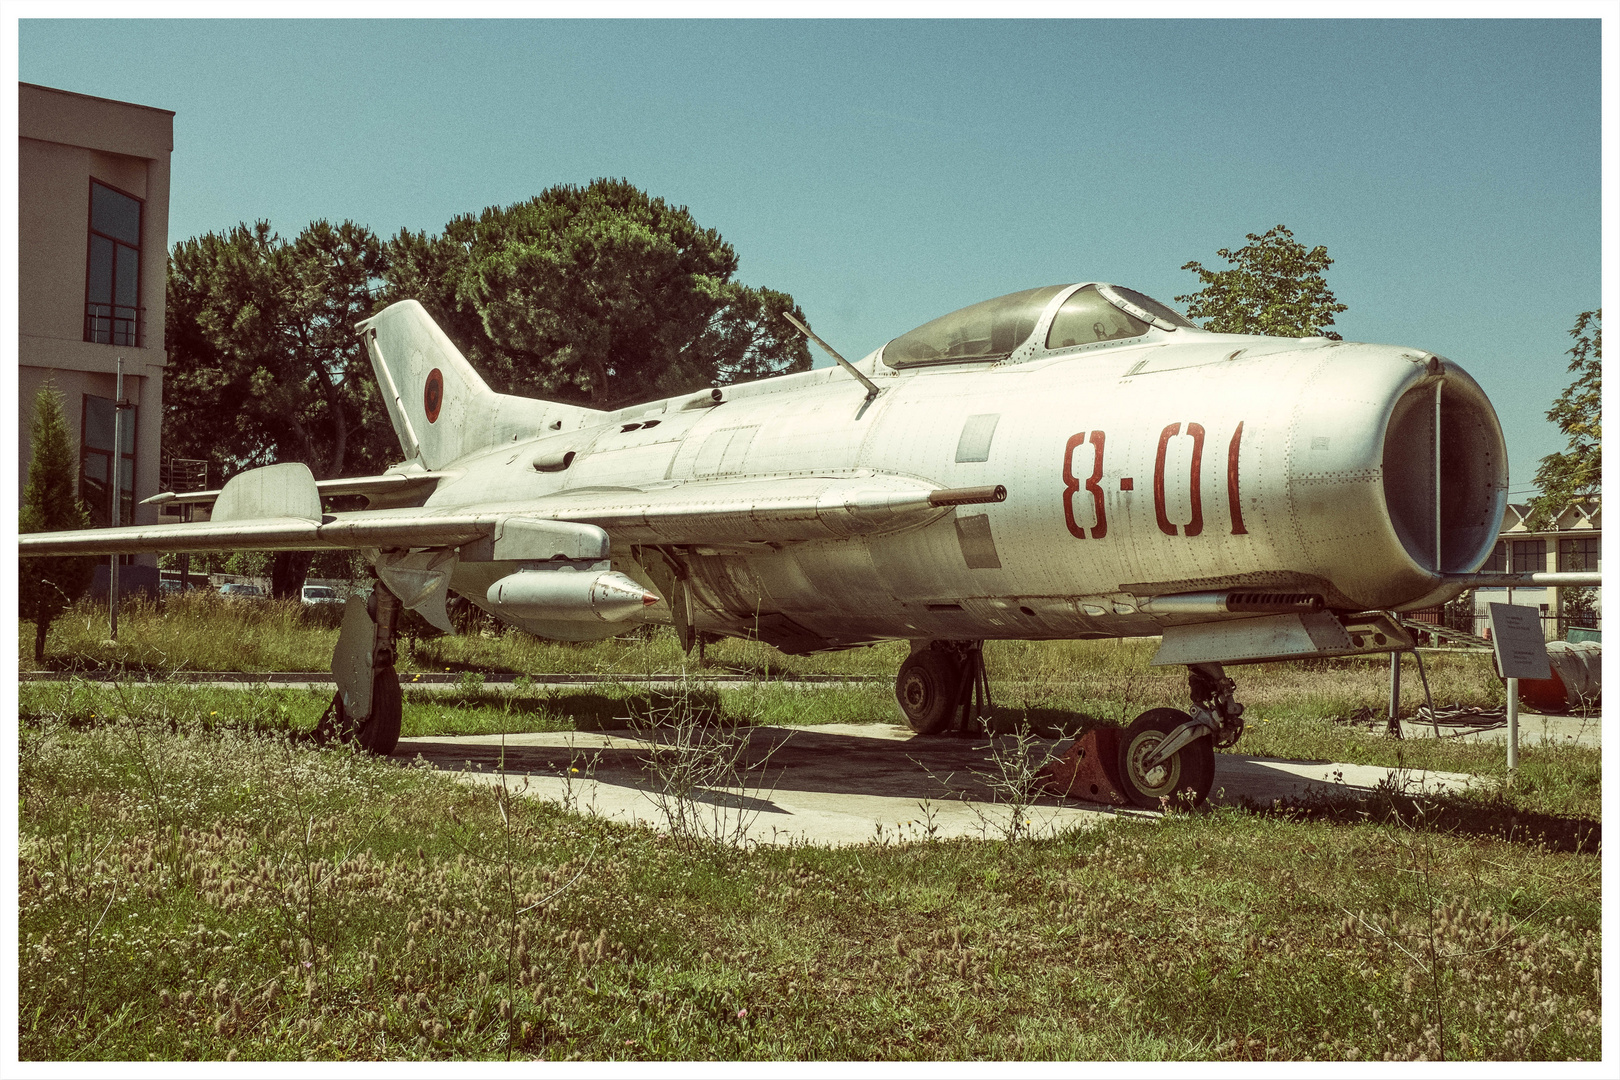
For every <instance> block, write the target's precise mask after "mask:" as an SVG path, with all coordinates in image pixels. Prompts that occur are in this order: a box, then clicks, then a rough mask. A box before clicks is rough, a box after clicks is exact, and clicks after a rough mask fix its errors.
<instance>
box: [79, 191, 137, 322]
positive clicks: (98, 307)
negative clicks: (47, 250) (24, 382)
mask: <svg viewBox="0 0 1620 1080" xmlns="http://www.w3.org/2000/svg"><path fill="white" fill-rule="evenodd" d="M140 298H141V201H140V200H139V199H136V198H132V197H130V196H128V195H125V194H124V193H123V192H122V191H116V190H114V189H113V188H110V187H108V186H107V185H106V184H102V183H99V182H97V181H95V180H92V181H90V256H89V268H88V270H87V272H86V274H85V288H84V340H86V341H94V342H97V343H99V344H102V345H131V346H139V345H140V343H141V308H140Z"/></svg>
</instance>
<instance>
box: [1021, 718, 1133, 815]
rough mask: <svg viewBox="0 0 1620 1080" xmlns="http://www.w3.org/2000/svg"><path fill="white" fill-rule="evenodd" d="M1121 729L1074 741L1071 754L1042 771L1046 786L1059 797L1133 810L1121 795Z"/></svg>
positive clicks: (1098, 731) (1101, 730) (1100, 731)
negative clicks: (1125, 807) (1128, 807)
mask: <svg viewBox="0 0 1620 1080" xmlns="http://www.w3.org/2000/svg"><path fill="white" fill-rule="evenodd" d="M1118 769H1119V729H1118V728H1097V729H1095V730H1093V731H1088V732H1086V733H1085V734H1084V735H1082V736H1080V738H1078V739H1076V740H1075V741H1074V745H1073V746H1071V747H1069V749H1068V752H1067V753H1065V754H1064V755H1063V756H1062V757H1060V758H1058V759H1057V760H1056V761H1054V762H1052V763H1051V764H1050V765H1048V766H1047V767H1046V768H1044V769H1042V770H1041V781H1042V785H1043V786H1044V787H1045V788H1046V789H1047V790H1048V791H1050V792H1052V793H1053V794H1056V795H1064V796H1067V797H1069V798H1071V799H1080V800H1081V801H1083V802H1094V803H1106V804H1109V805H1111V806H1129V805H1130V800H1129V799H1127V798H1126V797H1125V796H1124V794H1123V793H1122V792H1121V791H1120V788H1121V787H1122V786H1123V785H1122V784H1121V783H1120V782H1119V774H1118Z"/></svg>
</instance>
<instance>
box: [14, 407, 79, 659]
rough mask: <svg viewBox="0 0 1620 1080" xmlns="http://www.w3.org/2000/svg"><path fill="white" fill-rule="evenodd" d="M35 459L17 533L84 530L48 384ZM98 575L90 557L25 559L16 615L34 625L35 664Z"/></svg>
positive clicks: (63, 427) (73, 465)
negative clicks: (55, 627) (58, 623)
mask: <svg viewBox="0 0 1620 1080" xmlns="http://www.w3.org/2000/svg"><path fill="white" fill-rule="evenodd" d="M30 438H31V442H32V447H33V458H32V460H30V461H29V463H28V482H27V484H26V486H25V487H24V488H23V504H22V509H21V510H20V511H19V512H18V514H17V531H18V532H20V533H31V532H57V531H60V530H63V529H88V528H89V527H90V514H89V511H87V510H86V509H85V507H84V504H83V503H82V502H80V501H79V496H78V493H77V492H76V490H75V488H74V481H75V477H76V476H77V474H78V460H77V457H78V456H77V455H76V454H75V453H74V452H73V446H72V441H71V440H70V439H69V438H68V430H67V421H66V420H65V419H63V416H62V395H61V393H60V392H58V391H57V389H56V387H55V386H53V385H52V384H50V383H46V384H45V385H44V386H42V387H40V390H39V393H38V394H37V395H35V397H34V424H33V429H32V431H31V432H30ZM95 572H96V560H95V559H94V558H93V557H87V556H73V555H53V556H46V557H43V558H34V559H23V560H22V561H21V565H20V567H19V570H18V574H17V592H18V599H17V607H18V615H19V616H20V617H22V618H24V619H31V620H33V623H34V660H35V661H36V662H43V661H44V659H45V638H46V635H47V634H48V633H49V632H50V626H51V621H52V620H53V619H55V618H56V617H57V616H58V615H60V614H61V613H62V612H63V611H64V610H65V609H66V608H67V606H68V605H69V604H71V603H73V601H75V600H77V599H78V598H79V597H81V596H83V595H84V592H85V590H86V589H88V588H89V587H90V582H91V581H92V580H93V579H94V577H95Z"/></svg>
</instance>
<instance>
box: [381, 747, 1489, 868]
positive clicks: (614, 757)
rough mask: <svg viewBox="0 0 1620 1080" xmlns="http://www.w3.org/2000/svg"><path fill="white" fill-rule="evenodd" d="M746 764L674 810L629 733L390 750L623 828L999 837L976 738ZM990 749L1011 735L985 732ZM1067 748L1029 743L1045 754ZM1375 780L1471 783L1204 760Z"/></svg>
mask: <svg viewBox="0 0 1620 1080" xmlns="http://www.w3.org/2000/svg"><path fill="white" fill-rule="evenodd" d="M747 734H748V737H749V742H748V745H747V747H746V759H747V760H749V761H751V762H755V763H762V764H761V765H760V767H758V768H755V769H752V770H748V771H747V772H746V773H745V774H744V775H746V776H747V778H748V779H747V781H746V784H745V785H744V786H740V787H739V786H736V785H735V784H733V785H732V786H729V787H721V786H718V785H716V786H714V787H705V786H702V785H699V786H698V787H697V788H695V790H694V792H693V798H692V800H691V801H689V802H688V803H687V804H685V806H684V807H683V806H680V805H677V804H674V803H673V802H672V801H670V800H667V799H661V798H660V797H659V795H658V794H657V790H658V785H655V784H654V783H653V782H652V780H651V778H650V775H649V770H648V768H647V766H646V764H645V762H646V760H647V759H648V757H650V756H651V749H652V747H651V744H649V743H647V742H645V741H643V740H641V739H638V738H637V737H636V736H635V734H634V733H633V732H630V731H620V732H555V733H539V734H523V735H509V736H507V737H506V739H505V745H504V748H503V745H502V739H501V736H499V735H470V736H457V737H431V738H420V739H401V740H400V743H399V749H398V750H397V751H395V753H396V755H398V756H403V757H410V758H414V757H416V756H418V755H420V756H421V757H423V758H425V759H426V760H427V761H429V762H431V763H432V764H434V765H435V766H437V767H439V768H442V769H447V770H455V771H458V772H460V773H462V774H463V775H464V776H465V778H466V779H467V780H468V781H469V782H475V783H491V784H498V783H501V782H503V778H502V774H501V766H502V762H503V760H504V765H505V777H504V782H505V783H507V784H510V785H513V786H515V787H519V788H522V789H523V790H524V791H526V792H527V793H528V794H530V795H532V796H534V797H537V798H542V799H548V800H550V801H553V802H557V803H559V804H561V805H563V806H565V807H566V808H568V809H572V810H577V811H580V812H585V813H595V814H598V815H600V816H602V817H606V818H610V819H612V820H615V821H621V822H625V823H634V822H641V823H645V824H648V825H650V826H652V827H654V828H658V829H668V828H669V819H670V815H671V814H672V813H682V812H685V813H687V814H689V815H692V816H693V817H694V818H695V820H696V822H697V824H698V825H699V826H700V827H702V828H704V829H706V830H707V831H710V832H712V833H719V834H724V835H728V836H732V837H736V836H738V835H741V834H743V833H745V834H746V837H747V839H748V840H749V841H751V842H754V843H761V844H788V843H810V844H818V845H843V844H864V843H871V842H874V841H875V842H880V843H881V842H898V841H904V840H915V839H925V838H927V837H929V836H934V837H938V838H947V837H959V836H969V837H999V836H1004V835H1006V834H1007V832H1008V830H1009V828H1010V826H1011V824H1012V818H1011V816H1010V815H1011V810H1010V809H1009V807H1008V806H1007V805H1005V800H999V801H998V800H996V799H995V797H994V792H993V790H992V785H991V783H990V782H989V781H990V777H991V776H993V775H997V774H998V773H999V769H998V768H997V765H996V764H995V758H994V757H993V756H992V755H991V744H990V741H989V740H987V739H983V738H979V739H950V738H919V737H918V736H916V735H914V734H913V733H912V732H911V731H910V730H909V729H907V728H902V727H898V726H895V725H890V724H824V725H818V726H813V727H794V728H755V729H752V730H751V731H749V732H748V733H747ZM997 742H998V743H999V745H1000V747H1001V750H1002V752H1003V756H1004V757H1005V756H1006V755H1007V752H1008V751H1009V750H1010V749H1011V745H1012V742H1013V740H1012V738H1011V737H1010V736H1004V737H1001V738H1000V739H998V740H997ZM1066 748H1067V743H1066V742H1044V741H1043V742H1040V743H1039V744H1038V746H1037V747H1036V748H1035V750H1036V753H1038V754H1040V755H1042V756H1044V754H1046V753H1047V752H1050V751H1052V750H1054V749H1066ZM1386 779H1393V781H1394V782H1396V783H1399V784H1402V785H1403V786H1404V787H1405V788H1406V790H1428V791H1435V790H1441V789H1447V788H1449V789H1454V790H1455V789H1460V788H1462V787H1466V786H1467V785H1468V784H1470V783H1480V782H1482V781H1480V780H1479V779H1478V778H1475V777H1469V776H1466V775H1463V774H1459V773H1434V772H1421V771H1416V770H1395V769H1385V768H1381V767H1376V766H1367V765H1348V764H1328V763H1320V762H1302V761H1282V760H1278V759H1274V758H1256V757H1245V756H1242V755H1237V754H1217V755H1216V757H1215V789H1214V794H1212V796H1211V800H1212V801H1214V802H1217V803H1219V802H1226V803H1233V804H1235V803H1238V802H1240V801H1241V800H1242V799H1243V798H1244V797H1247V798H1250V799H1253V800H1256V801H1260V802H1271V801H1272V800H1274V799H1283V798H1289V797H1297V796H1301V795H1304V794H1306V793H1308V792H1310V791H1311V790H1313V789H1315V790H1331V789H1337V790H1339V791H1343V792H1345V793H1347V794H1351V793H1354V794H1364V793H1365V792H1367V791H1370V790H1371V789H1372V788H1374V787H1376V786H1377V785H1378V784H1379V783H1381V782H1383V781H1385V780H1386ZM1155 813H1156V812H1152V811H1144V810H1136V809H1117V810H1116V809H1113V808H1110V807H1102V806H1097V805H1094V804H1087V803H1080V802H1074V801H1068V802H1065V801H1062V800H1058V799H1055V798H1049V797H1047V798H1041V799H1039V800H1037V802H1036V803H1035V804H1034V805H1032V806H1030V807H1028V808H1027V810H1026V812H1025V814H1024V820H1025V822H1026V824H1025V826H1024V829H1025V830H1026V831H1028V832H1031V833H1034V834H1035V835H1045V834H1050V833H1052V832H1056V831H1059V830H1062V829H1066V828H1069V827H1071V826H1076V825H1084V824H1086V823H1089V822H1096V821H1100V820H1105V819H1107V818H1109V817H1112V816H1115V815H1136V816H1154V815H1155Z"/></svg>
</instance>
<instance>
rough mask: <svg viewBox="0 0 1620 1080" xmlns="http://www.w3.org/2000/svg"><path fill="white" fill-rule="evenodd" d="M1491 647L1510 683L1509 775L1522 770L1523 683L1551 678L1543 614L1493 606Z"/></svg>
mask: <svg viewBox="0 0 1620 1080" xmlns="http://www.w3.org/2000/svg"><path fill="white" fill-rule="evenodd" d="M1490 609H1491V646H1492V647H1493V648H1494V649H1495V650H1496V669H1497V671H1499V672H1501V674H1502V678H1504V679H1506V680H1507V721H1508V752H1507V767H1508V775H1509V776H1511V775H1512V774H1513V770H1515V769H1517V768H1518V767H1519V680H1520V679H1550V678H1552V666H1551V665H1550V664H1549V663H1548V662H1547V641H1546V639H1545V638H1543V637H1542V636H1541V612H1540V611H1539V610H1537V609H1536V608H1533V607H1518V606H1516V605H1514V604H1492V605H1490Z"/></svg>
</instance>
